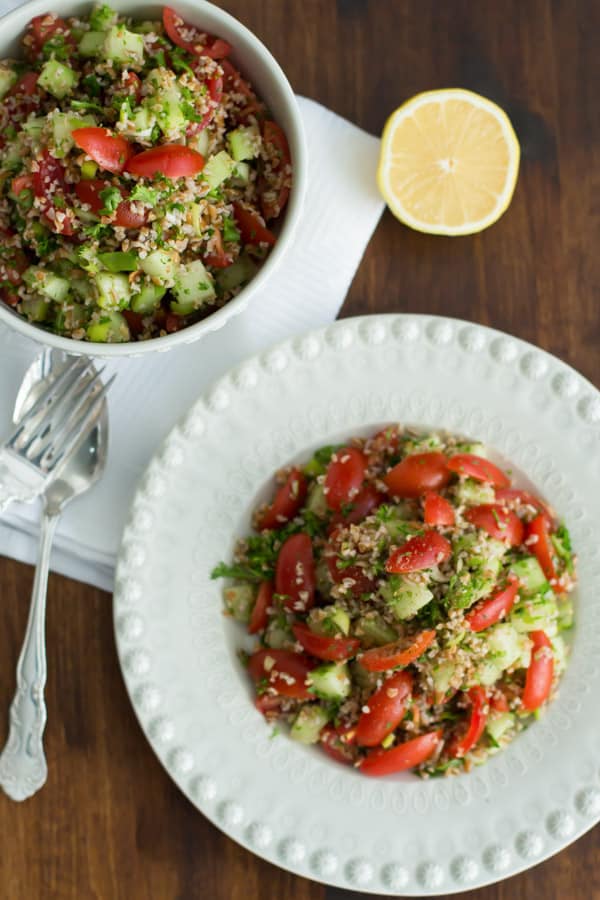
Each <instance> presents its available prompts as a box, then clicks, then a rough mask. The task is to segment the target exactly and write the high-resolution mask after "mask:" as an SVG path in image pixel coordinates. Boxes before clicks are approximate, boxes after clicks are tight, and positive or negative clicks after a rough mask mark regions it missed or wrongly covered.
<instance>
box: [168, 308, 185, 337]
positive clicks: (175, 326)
mask: <svg viewBox="0 0 600 900" xmlns="http://www.w3.org/2000/svg"><path fill="white" fill-rule="evenodd" d="M183 326H184V321H183V316H178V315H177V314H176V313H174V312H168V313H167V314H166V316H165V331H166V332H167V334H174V333H175V332H176V331H181V329H182V328H183Z"/></svg>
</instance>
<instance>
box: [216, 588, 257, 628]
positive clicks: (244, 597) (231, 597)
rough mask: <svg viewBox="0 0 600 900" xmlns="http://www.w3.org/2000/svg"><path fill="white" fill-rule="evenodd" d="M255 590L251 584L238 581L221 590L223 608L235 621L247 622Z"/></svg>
mask: <svg viewBox="0 0 600 900" xmlns="http://www.w3.org/2000/svg"><path fill="white" fill-rule="evenodd" d="M254 600H255V590H254V587H253V586H252V585H251V584H248V583H247V582H244V581H240V582H236V583H235V584H233V585H231V587H227V588H225V589H224V590H223V601H224V603H225V609H226V610H227V612H228V613H229V614H230V615H231V616H233V618H234V619H235V620H236V622H244V623H248V622H249V621H250V616H251V614H252V609H253V607H254Z"/></svg>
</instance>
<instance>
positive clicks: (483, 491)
mask: <svg viewBox="0 0 600 900" xmlns="http://www.w3.org/2000/svg"><path fill="white" fill-rule="evenodd" d="M455 491H456V500H457V502H458V503H459V504H461V505H464V506H479V505H480V504H482V503H493V502H494V500H495V499H496V492H495V491H494V488H493V487H492V485H491V484H484V483H483V482H482V481H475V479H473V478H465V479H464V481H463V480H462V479H461V480H460V481H459V482H458V484H457V485H456V488H455Z"/></svg>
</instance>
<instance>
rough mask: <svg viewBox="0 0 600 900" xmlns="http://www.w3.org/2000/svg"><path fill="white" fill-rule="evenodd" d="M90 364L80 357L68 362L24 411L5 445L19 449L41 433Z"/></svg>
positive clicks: (69, 395) (68, 397)
mask: <svg viewBox="0 0 600 900" xmlns="http://www.w3.org/2000/svg"><path fill="white" fill-rule="evenodd" d="M90 365H91V363H90V360H82V359H77V360H75V361H74V362H72V363H70V364H69V365H68V366H67V367H66V368H65V369H64V371H62V372H61V373H60V375H59V376H58V378H57V379H56V380H55V381H54V382H52V384H50V385H48V387H47V388H46V390H45V391H44V393H43V394H42V395H41V397H39V398H38V399H37V400H36V402H35V403H34V404H33V406H32V407H31V409H30V410H29V411H28V412H27V413H25V415H24V416H23V418H22V419H21V421H20V422H19V424H18V425H17V427H16V428H15V429H14V431H13V432H12V434H11V435H10V436H9V438H8V440H7V441H6V444H7V446H9V447H12V448H13V449H15V450H17V451H20V450H21V449H22V447H23V446H24V445H25V444H27V443H29V442H31V441H32V440H33V439H34V438H35V437H36V436H38V435H39V434H41V433H43V432H44V430H45V429H46V428H47V427H48V426H49V425H50V423H51V420H52V416H53V415H54V411H55V409H56V407H57V406H58V405H59V404H60V403H61V402H63V401H64V400H65V399H67V400H69V399H70V397H71V393H72V392H73V391H74V389H75V387H76V385H77V382H78V380H79V378H80V377H81V376H82V375H83V374H84V372H85V371H86V370H87V369H88V368H89V367H90Z"/></svg>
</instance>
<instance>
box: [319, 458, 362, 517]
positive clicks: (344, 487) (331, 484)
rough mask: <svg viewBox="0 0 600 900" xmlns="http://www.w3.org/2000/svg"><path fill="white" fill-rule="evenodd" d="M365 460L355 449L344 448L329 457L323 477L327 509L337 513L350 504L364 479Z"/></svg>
mask: <svg viewBox="0 0 600 900" xmlns="http://www.w3.org/2000/svg"><path fill="white" fill-rule="evenodd" d="M366 470H367V460H366V459H365V456H364V454H362V453H361V452H360V450H357V449H356V448H355V447H344V448H343V449H342V450H337V451H336V452H335V453H334V454H333V456H332V457H331V462H330V463H329V465H328V466H327V473H326V475H325V500H326V501H327V506H328V507H329V509H333V510H334V511H335V512H339V511H340V509H341V508H342V507H343V506H345V504H347V503H352V501H353V499H354V498H355V497H356V495H357V494H358V492H359V490H360V487H361V485H362V483H363V481H364V478H365V472H366Z"/></svg>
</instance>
